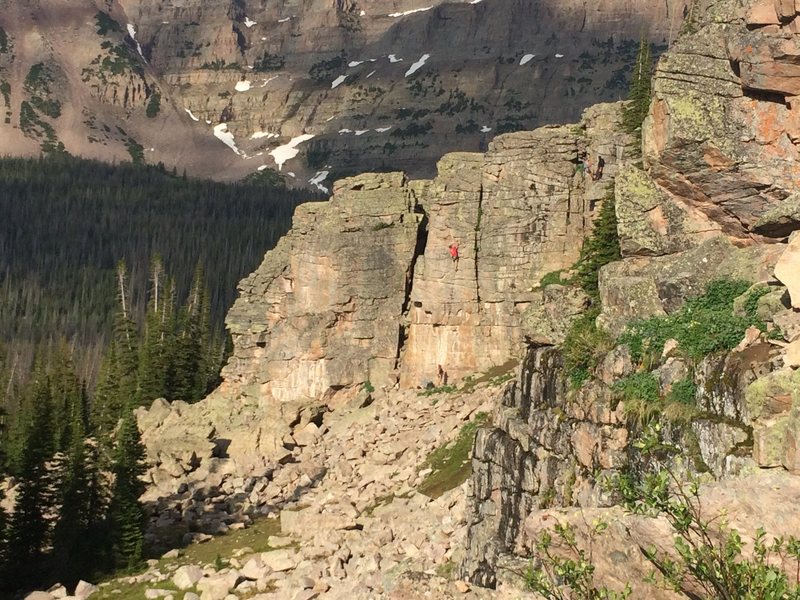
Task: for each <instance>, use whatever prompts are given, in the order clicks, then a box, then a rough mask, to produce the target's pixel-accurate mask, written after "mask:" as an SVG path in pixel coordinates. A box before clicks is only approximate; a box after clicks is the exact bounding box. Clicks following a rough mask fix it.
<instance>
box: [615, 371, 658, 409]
mask: <svg viewBox="0 0 800 600" xmlns="http://www.w3.org/2000/svg"><path fill="white" fill-rule="evenodd" d="M611 390H612V391H613V392H614V393H615V395H616V396H617V397H618V398H619V399H620V400H625V401H631V400H642V401H644V402H649V403H655V402H658V400H659V399H660V398H661V387H660V386H659V383H658V379H656V377H655V375H653V374H652V373H634V374H633V375H628V376H627V377H623V378H622V379H620V380H618V381H616V382H615V383H614V385H613V386H611Z"/></svg>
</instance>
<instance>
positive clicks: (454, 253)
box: [449, 244, 458, 262]
mask: <svg viewBox="0 0 800 600" xmlns="http://www.w3.org/2000/svg"><path fill="white" fill-rule="evenodd" d="M449 249H450V258H452V259H453V262H458V246H457V245H455V244H450V246H449Z"/></svg>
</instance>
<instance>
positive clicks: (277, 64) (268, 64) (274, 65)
mask: <svg viewBox="0 0 800 600" xmlns="http://www.w3.org/2000/svg"><path fill="white" fill-rule="evenodd" d="M285 65H286V59H285V58H284V57H283V56H279V55H277V54H270V53H269V52H267V51H266V50H264V53H263V54H262V55H261V57H260V58H257V59H256V60H255V61H254V62H253V71H255V72H257V73H263V72H265V71H280V70H281V69H282V68H283V67H284V66H285Z"/></svg>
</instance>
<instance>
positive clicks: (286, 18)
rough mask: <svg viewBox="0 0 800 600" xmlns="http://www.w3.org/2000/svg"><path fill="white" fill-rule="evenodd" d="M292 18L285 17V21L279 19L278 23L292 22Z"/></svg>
mask: <svg viewBox="0 0 800 600" xmlns="http://www.w3.org/2000/svg"><path fill="white" fill-rule="evenodd" d="M291 19H292V17H284V18H283V19H278V23H286V21H290V20H291Z"/></svg>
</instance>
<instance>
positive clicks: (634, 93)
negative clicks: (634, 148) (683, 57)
mask: <svg viewBox="0 0 800 600" xmlns="http://www.w3.org/2000/svg"><path fill="white" fill-rule="evenodd" d="M652 63H653V59H652V52H651V49H650V42H649V41H648V40H647V39H646V38H645V37H644V36H642V38H641V40H640V42H639V52H638V54H637V56H636V64H635V65H634V67H633V75H632V77H631V84H630V90H629V92H628V104H627V105H626V106H625V108H624V109H623V113H622V124H623V127H624V128H625V130H626V131H627V132H629V133H632V134H634V135H636V137H637V139H639V140H641V137H642V123H643V122H644V119H645V117H647V112H648V111H649V110H650V95H651V92H652V90H651V78H652V68H653V64H652Z"/></svg>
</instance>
